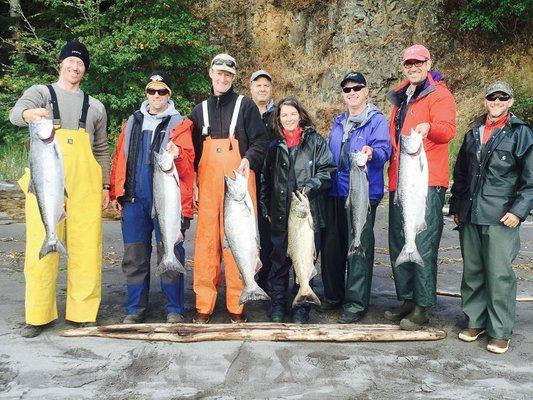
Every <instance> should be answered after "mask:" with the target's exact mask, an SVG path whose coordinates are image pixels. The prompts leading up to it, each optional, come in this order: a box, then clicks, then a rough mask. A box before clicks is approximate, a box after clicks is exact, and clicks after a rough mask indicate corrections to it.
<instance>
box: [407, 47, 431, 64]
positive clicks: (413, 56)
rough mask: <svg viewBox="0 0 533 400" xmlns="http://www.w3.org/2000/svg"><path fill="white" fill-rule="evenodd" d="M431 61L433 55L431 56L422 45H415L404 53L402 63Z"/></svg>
mask: <svg viewBox="0 0 533 400" xmlns="http://www.w3.org/2000/svg"><path fill="white" fill-rule="evenodd" d="M430 59H431V55H430V54H429V50H428V49H427V48H426V47H425V46H422V45H421V44H415V45H413V46H411V47H408V48H406V49H405V50H404V51H403V61H402V62H406V61H407V60H418V61H427V60H430Z"/></svg>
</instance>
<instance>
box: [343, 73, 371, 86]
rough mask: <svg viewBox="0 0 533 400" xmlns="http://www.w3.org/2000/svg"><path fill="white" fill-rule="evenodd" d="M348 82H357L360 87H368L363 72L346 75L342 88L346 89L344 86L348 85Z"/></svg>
mask: <svg viewBox="0 0 533 400" xmlns="http://www.w3.org/2000/svg"><path fill="white" fill-rule="evenodd" d="M348 82H355V83H358V84H359V85H362V86H366V79H365V77H364V75H363V74H362V73H361V72H354V71H350V72H348V73H347V74H346V75H344V78H342V81H341V87H344V85H346V83H348Z"/></svg>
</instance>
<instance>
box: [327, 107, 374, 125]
mask: <svg viewBox="0 0 533 400" xmlns="http://www.w3.org/2000/svg"><path fill="white" fill-rule="evenodd" d="M377 114H383V113H382V112H381V110H380V109H379V108H378V107H376V106H375V105H374V104H372V103H369V104H368V105H367V106H366V116H365V119H364V120H363V122H361V125H359V128H361V127H363V126H365V125H366V124H367V123H368V122H370V120H371V119H372V118H373V117H374V116H375V115H377ZM346 118H348V115H347V114H346V113H342V114H339V115H337V117H336V118H335V123H336V124H338V125H343V124H344V121H345V120H346Z"/></svg>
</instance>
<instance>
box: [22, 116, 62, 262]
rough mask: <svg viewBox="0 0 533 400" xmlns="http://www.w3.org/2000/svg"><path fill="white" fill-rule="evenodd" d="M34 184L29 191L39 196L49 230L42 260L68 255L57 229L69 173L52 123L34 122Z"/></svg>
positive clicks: (32, 159)
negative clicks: (53, 256) (51, 255)
mask: <svg viewBox="0 0 533 400" xmlns="http://www.w3.org/2000/svg"><path fill="white" fill-rule="evenodd" d="M29 128H30V154H29V159H30V176H31V180H30V184H29V187H28V192H29V193H33V194H35V197H36V198H37V205H38V206H39V212H40V214H41V219H42V221H43V224H44V229H45V231H46V238H45V239H44V243H43V246H42V248H41V251H39V259H41V258H43V257H44V256H45V255H47V254H48V253H52V252H61V253H63V254H65V255H66V254H67V252H66V250H65V246H63V243H61V241H60V240H59V238H58V237H57V231H56V226H57V224H58V223H59V222H60V221H62V220H63V219H64V218H65V217H66V214H65V170H64V166H63V155H62V153H61V148H60V146H59V143H58V142H57V140H56V137H55V130H54V125H53V122H52V120H49V119H41V120H40V121H36V122H30V124H29Z"/></svg>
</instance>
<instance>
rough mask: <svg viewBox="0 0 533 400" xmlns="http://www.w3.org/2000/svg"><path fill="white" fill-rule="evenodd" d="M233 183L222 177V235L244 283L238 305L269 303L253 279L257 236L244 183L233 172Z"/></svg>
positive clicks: (266, 295) (245, 180)
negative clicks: (223, 192)
mask: <svg viewBox="0 0 533 400" xmlns="http://www.w3.org/2000/svg"><path fill="white" fill-rule="evenodd" d="M233 173H234V174H235V179H231V178H230V177H228V176H225V177H224V179H225V181H226V191H225V194H224V234H225V236H226V241H227V242H228V246H229V248H230V250H231V252H232V254H233V258H235V262H236V264H237V267H238V268H239V271H240V273H241V277H242V279H243V281H244V289H243V291H242V293H241V296H240V299H239V303H240V304H244V303H246V302H248V301H253V300H270V297H269V296H268V294H266V293H265V291H264V290H263V289H261V288H260V287H259V285H258V284H257V282H256V281H255V279H254V276H255V274H256V273H257V271H259V269H260V268H261V267H262V264H261V261H260V260H259V234H258V231H257V218H256V216H255V212H254V206H253V203H252V198H251V197H250V193H248V180H247V179H246V178H245V177H244V176H243V175H242V174H240V173H238V172H236V171H233Z"/></svg>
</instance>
